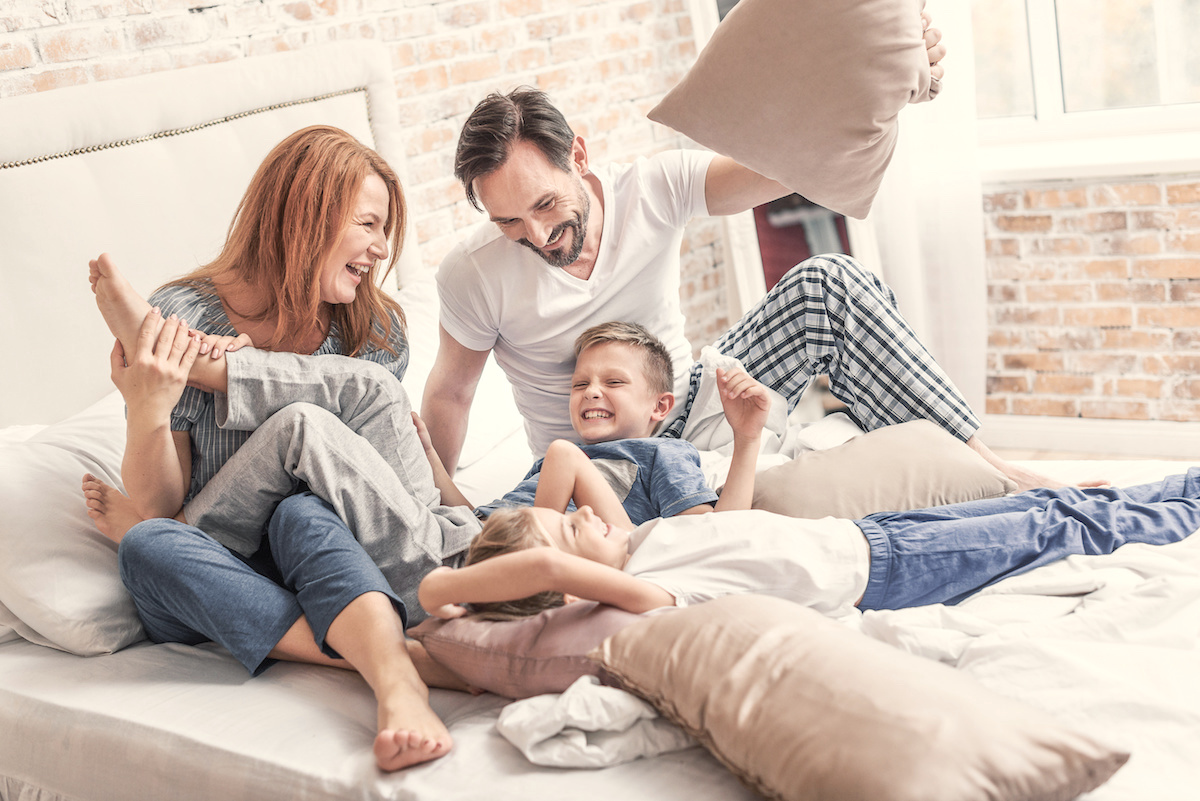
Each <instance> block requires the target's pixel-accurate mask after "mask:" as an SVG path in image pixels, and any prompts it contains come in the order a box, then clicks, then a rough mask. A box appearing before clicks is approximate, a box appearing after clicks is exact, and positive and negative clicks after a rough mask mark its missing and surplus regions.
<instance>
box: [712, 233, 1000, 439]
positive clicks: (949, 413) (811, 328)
mask: <svg viewBox="0 0 1200 801" xmlns="http://www.w3.org/2000/svg"><path fill="white" fill-rule="evenodd" d="M716 348H717V350H719V351H721V352H722V353H724V354H726V355H729V356H734V357H736V358H737V359H738V360H740V361H741V362H742V364H743V366H745V368H746V371H747V372H748V373H750V374H751V375H752V376H754V377H755V378H757V379H758V380H759V381H761V382H762V383H764V384H766V385H767V386H770V387H771V388H772V389H774V390H776V391H777V392H779V393H780V394H781V395H783V396H784V397H786V398H787V399H788V408H789V410H790V409H792V408H795V405H796V403H797V402H799V400H800V396H801V394H802V393H803V391H804V389H805V387H807V386H808V384H809V382H810V381H811V380H812V377H813V376H814V375H816V374H822V373H823V374H825V375H828V376H829V383H830V391H831V392H832V393H833V394H834V396H835V397H837V398H838V399H839V400H841V401H842V402H843V403H845V404H846V405H847V406H848V407H849V409H850V414H851V416H852V417H854V418H855V419H856V420H857V421H858V423H859V424H860V425H861V426H863V428H864V429H866V430H868V431H870V430H872V429H876V428H880V427H882V426H886V425H892V424H895V423H903V422H906V421H908V420H916V419H922V418H923V419H926V420H931V421H933V422H935V423H937V424H938V425H940V426H941V427H942V428H944V429H946V430H947V431H949V432H950V433H951V434H954V435H955V436H956V437H958V438H959V439H961V440H964V441H965V440H967V439H968V438H970V436H971V435H972V434H973V433H974V432H975V430H976V429H978V428H979V420H978V418H976V416H975V414H974V413H973V412H972V411H971V409H970V407H969V406H968V405H967V402H966V401H965V400H964V399H963V398H962V396H961V394H960V393H959V392H958V390H957V388H955V386H954V384H953V382H951V380H950V378H949V377H948V376H947V375H946V374H945V372H944V371H943V370H942V368H941V367H939V366H938V364H937V363H936V362H935V361H934V360H933V357H932V356H931V355H930V354H929V352H928V351H927V350H926V349H925V347H924V345H922V344H921V343H920V342H919V341H918V340H917V337H916V334H915V333H914V332H913V331H912V329H911V328H910V327H909V325H908V323H907V322H906V321H905V320H904V318H903V316H901V314H900V311H899V310H898V309H897V307H896V298H895V295H894V294H893V293H892V290H891V289H890V288H889V287H888V286H887V285H886V284H884V283H883V282H882V281H881V280H880V279H879V278H878V277H877V276H875V275H874V274H873V273H871V272H870V271H868V270H866V269H865V268H863V267H862V266H861V265H859V264H858V263H857V262H855V261H854V260H853V259H851V258H850V257H849V256H838V255H830V256H815V257H813V258H811V259H808V260H807V261H805V262H803V263H801V264H799V265H797V266H796V267H794V268H792V270H791V271H789V272H788V273H787V275H785V276H784V277H783V278H782V279H780V281H779V283H778V284H776V285H775V287H773V288H772V289H771V291H770V292H768V293H767V295H766V297H764V298H763V300H762V301H761V302H760V303H759V304H758V305H757V306H756V307H755V308H753V309H751V310H750V311H749V312H747V313H746V314H745V315H744V316H743V317H742V319H741V320H739V321H738V322H737V323H736V324H735V325H734V326H733V327H732V328H731V329H730V330H729V332H728V333H726V334H725V335H724V336H723V337H721V339H719V340H718V341H717V343H716Z"/></svg>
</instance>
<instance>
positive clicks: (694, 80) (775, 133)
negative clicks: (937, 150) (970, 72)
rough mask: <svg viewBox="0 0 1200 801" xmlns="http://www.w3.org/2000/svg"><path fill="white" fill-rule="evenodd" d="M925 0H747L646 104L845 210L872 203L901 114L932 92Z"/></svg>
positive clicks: (655, 115)
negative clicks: (662, 93) (659, 96)
mask: <svg viewBox="0 0 1200 801" xmlns="http://www.w3.org/2000/svg"><path fill="white" fill-rule="evenodd" d="M923 6H924V0H844V1H843V2H829V1H828V0H741V2H739V3H738V4H737V6H735V7H734V8H733V10H732V11H730V12H729V14H728V16H726V17H725V19H724V20H723V21H722V22H721V24H720V25H719V26H717V29H716V31H715V32H714V33H713V36H712V39H711V41H709V43H708V45H707V46H706V47H705V48H704V50H703V51H701V53H700V55H699V57H698V58H697V59H696V63H695V65H693V66H692V68H691V70H689V71H688V73H687V75H685V76H684V78H683V80H682V81H680V82H679V84H678V85H677V86H676V87H675V88H674V89H672V90H671V91H670V92H668V93H667V95H666V97H664V98H663V100H662V102H661V103H659V104H658V105H657V106H656V107H655V108H654V109H652V110H651V111H650V113H649V115H648V116H649V117H650V119H652V120H654V121H655V122H660V123H663V124H664V125H668V126H670V127H671V128H674V129H675V130H676V131H679V132H680V133H682V134H684V135H686V136H688V137H690V138H691V139H693V140H694V141H696V142H698V143H700V144H701V145H704V146H705V147H708V148H711V149H712V150H715V151H716V152H718V153H721V154H723V155H726V156H729V157H731V158H732V159H734V160H735V161H737V162H738V163H740V164H743V165H745V166H747V167H749V168H751V169H752V170H755V171H757V172H759V173H762V174H763V175H766V176H768V177H770V178H774V179H775V180H777V181H779V182H780V183H782V184H783V185H784V186H786V187H788V188H789V189H791V190H792V191H793V192H796V193H798V194H800V195H803V196H804V197H806V198H808V199H809V200H811V201H813V202H814V203H818V204H820V205H822V206H824V207H826V208H828V209H831V210H833V211H836V212H839V213H841V214H845V215H847V216H850V217H857V218H860V219H861V218H863V217H866V216H867V212H869V211H870V210H871V203H872V201H873V200H874V199H875V193H876V192H878V191H879V184H880V182H881V181H882V180H883V172H884V170H885V169H886V168H887V165H888V162H889V161H890V160H891V157H892V151H893V150H894V148H895V146H896V136H897V116H898V115H899V113H900V110H901V109H902V108H904V106H905V105H907V104H908V103H915V102H920V101H922V100H928V99H930V98H931V97H932V96H933V92H932V91H931V79H930V74H929V60H928V56H927V54H926V50H925V42H924V32H923V30H922V25H921V16H920V15H921V8H922V7H923Z"/></svg>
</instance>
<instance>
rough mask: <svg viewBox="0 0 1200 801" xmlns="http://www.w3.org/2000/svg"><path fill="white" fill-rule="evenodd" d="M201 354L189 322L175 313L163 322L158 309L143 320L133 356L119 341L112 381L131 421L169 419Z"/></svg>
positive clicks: (158, 421)
mask: <svg viewBox="0 0 1200 801" xmlns="http://www.w3.org/2000/svg"><path fill="white" fill-rule="evenodd" d="M160 326H161V328H160ZM155 329H158V330H157V332H156V330H155ZM199 353H200V339H199V337H194V336H192V335H191V334H190V333H189V331H188V326H187V323H185V322H183V321H182V320H179V319H178V318H176V316H175V315H173V314H172V315H171V316H170V317H169V318H167V319H166V320H163V319H162V312H160V311H159V310H158V309H157V308H154V309H151V310H150V313H149V314H147V315H146V318H145V320H143V321H142V327H141V329H140V330H139V331H138V337H137V344H136V346H135V350H134V352H133V354H132V355H129V354H126V353H125V349H124V348H123V347H122V346H121V342H120V340H117V342H116V344H115V345H114V346H113V350H112V354H111V355H110V357H109V361H110V365H111V367H112V373H111V375H112V382H113V383H114V384H115V385H116V387H117V389H118V390H120V392H121V396H122V397H123V398H124V399H125V404H126V405H127V406H128V407H129V417H130V419H132V420H135V421H141V422H142V423H143V424H155V423H162V422H165V421H167V420H169V419H170V417H171V410H172V409H174V408H175V404H177V403H178V402H179V398H180V395H182V394H183V388H184V386H185V385H186V384H187V378H188V372H189V371H190V370H191V368H192V364H193V363H194V362H195V361H196V357H197V356H198V355H199Z"/></svg>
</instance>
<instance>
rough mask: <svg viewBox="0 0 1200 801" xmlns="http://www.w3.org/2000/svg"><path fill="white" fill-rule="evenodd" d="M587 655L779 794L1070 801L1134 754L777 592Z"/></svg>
mask: <svg viewBox="0 0 1200 801" xmlns="http://www.w3.org/2000/svg"><path fill="white" fill-rule="evenodd" d="M592 656H593V658H595V659H597V660H598V661H599V662H600V663H601V664H602V665H603V666H604V668H605V670H606V671H607V672H608V673H609V674H610V675H612V676H614V677H615V678H616V679H618V680H619V681H620V683H621V684H622V685H623V686H625V687H626V688H627V689H629V690H630V691H632V692H634V693H636V694H637V695H640V696H642V697H643V698H645V699H646V700H648V701H650V702H651V703H652V704H654V706H655V707H656V708H658V710H659V711H660V712H662V713H663V714H664V715H666V716H667V717H669V718H670V719H671V720H673V721H675V722H676V723H678V724H679V725H680V726H682V727H683V728H684V729H685V730H687V731H688V733H690V734H692V735H693V736H694V737H696V738H697V739H698V740H699V741H700V742H702V743H703V744H704V745H705V746H706V747H707V748H708V749H709V750H710V751H712V753H713V754H714V755H715V756H716V757H717V758H718V759H720V760H721V762H723V763H724V764H725V765H726V766H727V767H729V769H730V770H732V771H733V772H734V773H736V774H737V775H738V776H739V777H740V778H741V779H742V780H743V781H744V782H745V783H746V784H747V785H749V786H750V787H752V788H753V789H755V790H757V791H758V792H760V793H762V794H763V795H765V796H766V797H768V798H776V799H788V800H789V801H793V800H794V801H800V799H837V801H860V800H861V801H878V800H879V799H889V801H910V800H911V801H975V799H978V801H984V799H987V800H988V801H1004V800H1005V799H1013V801H1017V799H1020V801H1066V799H1070V798H1075V796H1077V795H1079V794H1080V793H1085V792H1088V791H1090V790H1092V789H1094V788H1096V787H1098V786H1099V785H1101V784H1103V783H1104V782H1105V781H1107V780H1108V779H1109V777H1111V776H1112V775H1113V774H1114V773H1115V772H1116V771H1117V770H1118V769H1119V768H1120V767H1121V766H1122V765H1123V764H1125V762H1126V760H1128V758H1129V754H1127V753H1125V752H1122V751H1117V750H1114V749H1112V748H1110V747H1108V746H1106V745H1104V744H1103V743H1101V742H1099V741H1097V740H1096V739H1094V738H1092V737H1091V736H1089V735H1088V734H1086V733H1084V732H1081V731H1077V730H1075V729H1072V728H1071V727H1069V726H1066V725H1063V724H1061V723H1059V722H1058V721H1057V720H1055V719H1054V718H1052V717H1051V716H1050V715H1048V714H1046V713H1044V712H1041V711H1040V710H1037V709H1034V708H1033V707H1029V706H1026V705H1024V704H1021V703H1019V702H1016V701H1013V700H1010V699H1007V698H1003V697H1001V696H999V695H996V694H994V693H992V692H990V691H989V690H987V689H985V688H984V687H983V686H981V685H979V684H977V683H976V682H975V681H974V680H972V679H971V678H970V677H969V676H967V675H965V674H962V673H959V672H957V671H955V670H953V669H952V668H949V667H947V666H945V665H942V664H939V663H937V662H932V661H929V660H926V659H921V658H919V657H916V656H912V655H911V654H907V653H904V652H903V651H899V650H897V649H895V648H892V647H890V646H888V645H885V644H883V643H881V642H878V641H876V640H872V639H870V638H869V637H866V636H864V635H862V634H859V633H858V632H856V631H853V630H851V629H849V628H847V627H846V626H844V625H842V624H840V623H837V622H835V621H833V620H830V619H828V618H825V617H823V616H822V615H820V614H818V613H816V612H813V611H812V610H810V609H807V608H804V607H801V606H799V605H797V604H794V603H791V602H789V601H784V600H782V599H779V598H771V597H766V596H756V595H737V596H726V597H724V598H720V599H718V600H715V601H711V602H709V603H706V604H701V605H699V606H695V607H689V608H687V609H683V610H679V611H673V612H670V613H667V614H662V615H655V616H651V617H648V618H645V619H644V620H642V621H639V622H638V623H636V624H634V625H631V626H629V627H628V628H626V629H624V630H622V631H621V632H619V633H617V634H615V635H614V636H612V637H611V638H609V639H608V640H607V641H606V642H605V643H604V645H603V646H601V647H600V648H598V649H596V651H594V652H593V654H592Z"/></svg>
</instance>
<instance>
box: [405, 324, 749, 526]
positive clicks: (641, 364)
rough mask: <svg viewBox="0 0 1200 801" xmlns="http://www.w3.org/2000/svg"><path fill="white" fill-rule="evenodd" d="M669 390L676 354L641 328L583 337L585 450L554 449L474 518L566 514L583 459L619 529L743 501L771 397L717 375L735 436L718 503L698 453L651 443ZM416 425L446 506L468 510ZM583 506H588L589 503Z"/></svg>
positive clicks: (578, 389) (607, 329) (577, 386)
mask: <svg viewBox="0 0 1200 801" xmlns="http://www.w3.org/2000/svg"><path fill="white" fill-rule="evenodd" d="M673 385H674V378H673V375H672V368H671V357H670V354H669V353H668V351H667V349H666V347H665V346H664V345H663V344H662V342H660V341H659V340H658V338H657V337H655V336H654V335H653V334H651V333H650V332H649V331H647V330H646V329H645V328H643V327H642V326H640V325H636V324H633V323H625V322H609V323H602V324H600V325H597V326H593V327H592V328H589V329H588V330H586V331H584V332H583V333H582V334H581V335H580V336H579V338H578V339H577V340H576V342H575V370H574V372H573V374H572V377H571V401H570V413H571V427H572V428H574V429H575V432H576V433H577V434H578V435H579V438H580V439H581V440H582V441H583V444H582V445H581V446H578V447H576V446H575V445H574V444H573V443H570V442H567V441H566V440H558V441H556V442H554V443H552V444H551V446H550V447H549V448H548V449H547V451H546V455H545V457H543V458H542V459H539V460H538V461H537V462H536V463H535V464H534V465H533V467H532V468H531V469H530V470H529V472H528V473H527V474H526V476H525V478H524V479H523V480H522V481H521V483H520V484H518V485H517V486H516V488H514V489H513V490H512V491H511V492H508V493H507V494H505V495H504V497H502V498H500V499H498V500H495V501H493V502H491V503H489V504H485V505H484V506H481V507H479V508H478V509H477V510H476V512H477V514H479V515H480V516H481V517H485V518H486V517H487V516H489V515H490V514H491V513H492V512H494V511H495V510H497V509H502V508H520V507H525V506H533V505H535V503H536V504H537V505H539V506H560V507H561V508H567V507H568V505H569V504H570V502H571V499H572V498H578V497H580V495H579V493H580V492H582V493H584V495H585V496H587V489H586V488H585V487H583V486H581V481H582V479H581V476H582V475H583V474H584V471H583V470H581V469H580V460H582V459H587V460H590V461H591V464H592V465H594V466H595V467H596V468H598V470H599V473H600V474H601V475H602V476H603V477H604V478H605V480H606V482H607V484H608V486H609V487H611V488H612V490H613V492H615V493H616V497H617V500H618V501H619V504H620V506H619V507H613V508H609V507H610V504H611V496H608V495H607V494H605V496H604V500H600V503H601V504H602V505H603V506H604V507H605V508H607V509H608V514H609V517H611V518H614V519H615V520H616V521H617V522H621V523H626V524H632V525H635V526H636V525H641V524H642V523H644V522H646V521H647V520H653V519H655V518H660V517H674V516H676V515H680V514H699V513H704V512H711V511H714V510H719V509H723V508H725V507H727V506H729V505H730V504H731V503H732V502H733V501H732V498H733V495H727V493H731V492H732V493H734V495H736V494H737V484H738V481H739V478H740V477H742V476H744V475H745V474H746V471H747V470H748V471H749V472H750V475H751V476H752V475H753V471H754V465H755V461H756V459H757V456H758V450H759V441H760V439H761V435H762V428H763V424H764V423H765V421H766V417H767V412H768V411H769V410H770V404H771V400H770V397H769V395H768V393H767V391H766V389H765V388H764V387H763V386H762V385H761V384H759V383H758V382H757V381H756V380H754V379H753V378H751V377H750V376H749V375H748V374H747V373H745V372H740V371H739V372H726V371H724V370H721V369H718V370H717V386H718V389H719V391H720V396H721V405H722V409H723V410H724V412H725V417H726V420H727V421H728V422H729V424H730V427H731V428H732V429H733V433H734V439H733V457H732V459H733V461H732V465H731V467H730V473H729V474H730V481H729V482H727V484H726V487H727V489H726V490H724V492H723V493H722V495H721V496H720V497H718V495H717V493H715V492H713V490H712V489H711V488H709V487H708V486H707V484H706V483H705V480H704V474H703V472H702V470H701V468H700V454H699V452H698V451H697V450H696V448H695V446H694V445H692V444H691V443H689V442H687V441H686V440H682V439H674V438H668V437H656V436H654V433H655V431H656V429H658V428H659V426H660V424H661V423H662V422H663V420H664V419H666V418H667V417H668V416H669V415H670V413H671V411H672V409H673V407H674V403H675V397H674V395H673V394H672V392H671V387H672V386H673ZM414 418H415V416H414ZM415 421H416V423H417V428H418V432H419V434H420V437H421V442H422V445H423V446H424V447H425V453H426V456H428V457H429V461H430V465H431V467H432V468H433V473H434V483H435V484H436V485H437V487H438V489H439V490H441V492H442V502H443V503H451V504H461V505H467V506H470V505H471V504H470V502H469V501H468V500H467V499H466V498H465V497H464V496H463V495H462V493H461V492H459V490H458V488H457V487H456V486H455V485H454V482H453V480H452V479H451V478H450V476H449V474H448V473H447V472H446V470H445V469H444V467H443V466H442V463H441V460H440V459H439V458H438V456H437V453H436V451H434V449H433V447H432V445H431V444H430V441H429V437H428V434H427V432H426V431H425V429H424V424H423V423H422V422H421V421H420V419H419V418H415ZM548 466H552V468H551V467H548ZM587 497H589V500H587V501H584V502H588V503H590V502H591V500H592V499H590V496H587ZM596 500H599V499H596ZM744 505H748V504H744ZM735 508H736V507H735Z"/></svg>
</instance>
